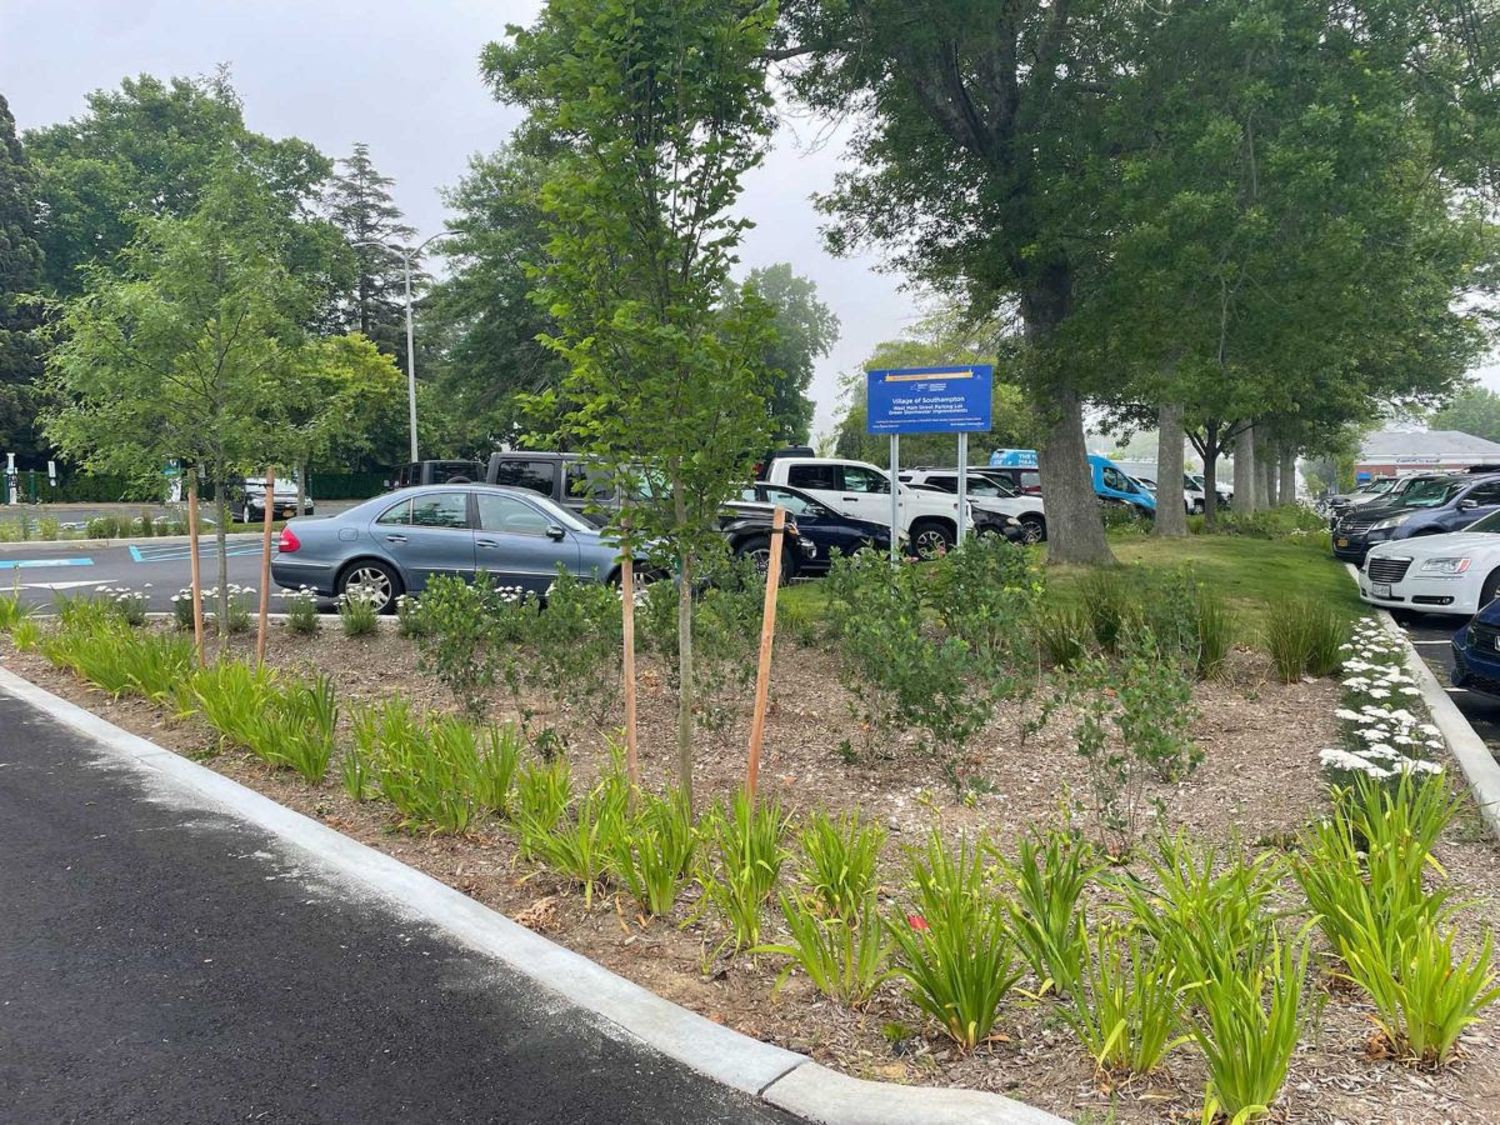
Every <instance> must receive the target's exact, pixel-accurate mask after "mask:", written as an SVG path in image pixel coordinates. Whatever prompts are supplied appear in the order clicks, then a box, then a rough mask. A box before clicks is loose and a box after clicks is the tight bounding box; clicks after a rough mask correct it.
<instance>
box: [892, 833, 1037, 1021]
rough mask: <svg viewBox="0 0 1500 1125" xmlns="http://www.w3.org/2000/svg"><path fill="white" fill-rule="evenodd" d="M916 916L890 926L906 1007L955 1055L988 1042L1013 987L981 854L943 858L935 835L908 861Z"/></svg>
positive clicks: (1016, 975)
mask: <svg viewBox="0 0 1500 1125" xmlns="http://www.w3.org/2000/svg"><path fill="white" fill-rule="evenodd" d="M912 877H913V881H914V883H915V896H914V906H915V908H916V909H915V911H914V912H913V913H911V914H909V915H907V916H906V917H905V918H894V919H892V920H891V921H890V923H889V928H890V931H891V935H892V936H893V937H894V938H895V941H896V948H897V957H896V967H897V971H898V972H899V973H900V974H901V976H903V977H904V978H905V979H906V981H907V983H908V985H909V986H910V996H911V999H912V1002H913V1003H914V1004H916V1005H917V1007H919V1008H921V1009H922V1010H923V1011H924V1012H926V1013H927V1014H928V1015H930V1016H931V1017H932V1018H933V1019H935V1020H937V1021H938V1023H940V1024H941V1025H942V1027H943V1030H944V1031H945V1032H947V1033H948V1035H949V1036H951V1037H952V1038H953V1040H954V1042H956V1043H957V1044H958V1045H959V1046H960V1047H961V1048H963V1049H965V1050H970V1049H972V1048H974V1047H975V1046H977V1045H978V1044H979V1043H981V1042H983V1041H984V1040H985V1039H987V1038H988V1037H989V1034H990V1031H991V1030H992V1029H993V1027H994V1024H995V1018H996V1015H997V1013H998V1011H999V1007H1000V1002H1001V1001H1002V1000H1003V999H1004V998H1005V994H1006V993H1007V992H1009V991H1010V989H1011V987H1012V986H1013V985H1014V984H1015V983H1016V981H1018V980H1019V979H1020V976H1021V973H1020V971H1019V970H1018V969H1016V968H1015V967H1014V965H1015V957H1014V947H1013V944H1012V942H1011V940H1010V936H1009V934H1008V932H1007V929H1006V918H1005V908H1004V906H1003V905H1002V904H1001V903H1000V902H999V901H998V900H997V899H996V897H995V896H994V895H993V894H992V893H991V888H990V886H989V885H988V879H987V877H986V874H985V869H984V856H983V851H982V849H981V848H979V847H978V846H976V845H972V844H970V843H969V842H968V841H967V840H960V842H959V846H958V850H957V851H956V852H953V851H950V850H949V849H948V848H947V846H946V845H945V844H944V842H943V839H942V837H941V835H939V834H938V833H937V832H934V833H933V834H932V836H931V837H930V838H929V840H928V842H927V845H926V848H925V850H924V851H922V852H920V853H917V854H915V855H914V856H913V858H912Z"/></svg>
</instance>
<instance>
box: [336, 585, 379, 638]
mask: <svg viewBox="0 0 1500 1125" xmlns="http://www.w3.org/2000/svg"><path fill="white" fill-rule="evenodd" d="M382 596H383V595H381V594H379V593H377V592H376V591H374V590H369V589H366V588H365V587H363V586H351V587H349V589H347V590H345V591H344V592H343V593H342V594H340V595H339V596H338V607H339V620H340V621H341V622H342V623H343V626H344V636H346V637H368V636H370V634H372V633H374V632H375V630H376V629H377V628H379V625H380V613H379V610H377V609H376V605H377V604H378V603H379V601H380V599H381V597H382Z"/></svg>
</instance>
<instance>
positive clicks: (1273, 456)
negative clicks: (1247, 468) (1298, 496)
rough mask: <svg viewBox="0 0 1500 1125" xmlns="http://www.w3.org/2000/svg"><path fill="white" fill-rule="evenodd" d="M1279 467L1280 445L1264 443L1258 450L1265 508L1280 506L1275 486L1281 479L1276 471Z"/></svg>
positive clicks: (1271, 442) (1278, 494)
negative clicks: (1264, 488) (1264, 483)
mask: <svg viewBox="0 0 1500 1125" xmlns="http://www.w3.org/2000/svg"><path fill="white" fill-rule="evenodd" d="M1280 465H1281V443H1280V442H1275V441H1268V442H1266V444H1265V446H1264V448H1262V449H1261V450H1260V457H1259V467H1260V472H1261V477H1262V479H1264V480H1265V482H1266V507H1268V508H1276V507H1279V506H1280V505H1281V496H1280V493H1279V490H1278V489H1277V487H1276V486H1277V485H1279V484H1280V483H1281V477H1280V475H1279V474H1278V472H1277V470H1278V468H1279V467H1280Z"/></svg>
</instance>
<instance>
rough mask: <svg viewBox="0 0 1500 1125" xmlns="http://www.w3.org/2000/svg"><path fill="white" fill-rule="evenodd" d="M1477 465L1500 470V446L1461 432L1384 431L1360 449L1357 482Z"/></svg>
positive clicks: (1355, 470) (1371, 438) (1367, 439)
mask: <svg viewBox="0 0 1500 1125" xmlns="http://www.w3.org/2000/svg"><path fill="white" fill-rule="evenodd" d="M1475 465H1495V466H1496V467H1497V468H1500V443H1496V442H1493V441H1488V440H1486V439H1485V438H1481V437H1475V436H1474V435H1473V434H1466V433H1463V432H1462V431H1460V430H1382V431H1381V432H1380V433H1378V434H1371V435H1370V436H1369V437H1367V438H1365V440H1364V444H1363V445H1361V446H1360V450H1359V460H1358V461H1356V462H1355V465H1354V479H1355V480H1357V481H1366V480H1369V479H1370V478H1371V477H1378V476H1390V475H1392V474H1400V473H1417V472H1423V471H1432V470H1436V469H1468V468H1472V467H1473V466H1475Z"/></svg>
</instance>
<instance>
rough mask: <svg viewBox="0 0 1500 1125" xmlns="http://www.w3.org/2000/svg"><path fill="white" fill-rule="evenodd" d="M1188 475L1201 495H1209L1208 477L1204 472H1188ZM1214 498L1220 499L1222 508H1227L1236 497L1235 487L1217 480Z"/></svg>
mask: <svg viewBox="0 0 1500 1125" xmlns="http://www.w3.org/2000/svg"><path fill="white" fill-rule="evenodd" d="M1186 475H1187V479H1188V480H1190V481H1192V482H1193V488H1194V490H1196V491H1197V493H1198V494H1199V495H1200V496H1202V497H1205V498H1206V497H1207V496H1208V481H1207V479H1205V477H1204V476H1203V474H1202V473H1188V474H1186ZM1214 498H1215V499H1217V500H1218V502H1219V507H1220V508H1221V509H1223V508H1227V507H1229V506H1230V502H1231V501H1232V500H1233V499H1234V489H1232V488H1230V487H1229V486H1227V485H1224V484H1219V483H1218V482H1215V487H1214Z"/></svg>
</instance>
